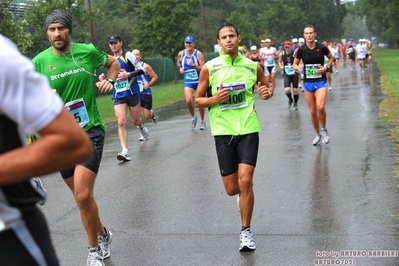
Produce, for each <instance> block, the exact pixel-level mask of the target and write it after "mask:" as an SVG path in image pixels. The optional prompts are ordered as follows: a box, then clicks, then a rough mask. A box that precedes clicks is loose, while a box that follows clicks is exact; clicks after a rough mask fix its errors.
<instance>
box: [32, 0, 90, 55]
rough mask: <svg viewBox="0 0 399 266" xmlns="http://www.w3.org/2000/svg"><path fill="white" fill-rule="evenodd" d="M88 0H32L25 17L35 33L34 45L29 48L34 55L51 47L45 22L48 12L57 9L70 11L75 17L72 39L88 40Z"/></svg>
mask: <svg viewBox="0 0 399 266" xmlns="http://www.w3.org/2000/svg"><path fill="white" fill-rule="evenodd" d="M85 4H86V0H58V1H52V0H31V1H30V2H29V3H28V5H27V7H26V11H25V18H26V20H27V21H28V23H29V25H30V31H31V32H32V33H33V46H32V49H30V50H29V52H30V54H31V55H32V56H34V55H36V54H38V53H39V52H40V51H42V50H44V49H46V48H47V47H49V41H48V39H47V35H46V28H45V25H44V22H45V20H46V16H47V14H48V13H49V12H50V11H52V10H55V9H63V10H66V11H68V12H69V13H70V14H71V15H72V18H73V29H72V35H71V37H72V40H73V41H78V42H86V41H87V40H88V39H89V33H88V23H87V22H88V12H87V9H86V8H85Z"/></svg>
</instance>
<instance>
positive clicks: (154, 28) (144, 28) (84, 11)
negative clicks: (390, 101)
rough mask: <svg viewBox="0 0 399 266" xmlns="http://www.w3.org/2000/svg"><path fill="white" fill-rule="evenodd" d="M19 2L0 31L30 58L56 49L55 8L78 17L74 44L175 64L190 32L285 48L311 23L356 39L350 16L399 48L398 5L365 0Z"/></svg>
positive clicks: (4, 15)
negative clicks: (49, 32)
mask: <svg viewBox="0 0 399 266" xmlns="http://www.w3.org/2000/svg"><path fill="white" fill-rule="evenodd" d="M11 1H12V0H2V2H1V5H0V16H1V20H0V32H1V33H3V34H4V35H6V36H9V37H11V39H13V41H15V42H16V43H17V45H18V46H19V47H20V48H21V47H24V49H22V50H23V52H24V53H25V54H27V55H29V56H34V55H36V54H37V53H38V52H39V51H41V50H43V49H45V48H47V47H49V42H48V40H47V37H46V34H45V28H44V19H45V17H46V15H47V13H48V12H49V11H50V10H52V9H55V8H61V9H66V10H68V11H69V12H70V13H71V14H72V16H73V18H74V30H73V31H74V32H73V34H72V37H73V41H79V42H91V41H93V42H94V44H95V45H97V46H98V47H100V48H101V49H104V50H106V51H108V49H109V48H108V42H107V39H108V36H109V35H110V34H119V35H120V36H121V37H122V39H123V42H124V47H125V48H126V49H132V48H139V49H141V50H142V52H143V53H144V55H161V56H165V57H170V58H174V56H176V54H177V52H178V51H179V50H180V49H183V48H184V46H183V39H184V36H186V35H188V34H190V35H193V36H194V37H195V38H196V43H197V48H199V49H200V50H202V51H203V52H211V51H213V46H214V44H216V43H217V39H216V32H217V30H218V28H219V26H220V25H221V24H222V23H223V22H226V21H227V22H231V23H233V24H234V25H235V26H236V27H237V28H238V29H239V31H240V34H241V36H242V44H246V45H259V42H260V40H262V39H265V38H270V39H272V40H273V42H274V45H278V44H280V43H282V42H283V41H285V40H287V39H292V38H294V37H296V38H298V37H301V36H302V31H303V28H304V26H305V25H307V24H312V25H314V26H315V27H316V29H317V32H318V39H329V40H336V41H339V40H340V39H341V37H349V36H343V34H344V33H346V32H348V30H347V28H348V27H352V26H353V25H348V23H343V21H344V18H345V17H347V15H351V16H356V17H358V18H360V21H362V22H363V21H365V23H366V25H367V26H368V28H369V30H370V31H371V32H372V33H373V34H375V36H377V37H378V38H379V39H380V40H387V41H389V43H390V44H391V45H393V46H394V47H395V45H394V44H396V43H397V41H398V40H399V27H396V25H397V24H398V16H397V14H399V1H397V0H357V1H356V2H355V4H351V3H346V4H342V3H341V1H340V0H319V1H308V0H296V1H292V0H267V1H264V0H251V1H249V0H218V1H214V0H92V1H91V8H90V10H88V5H87V3H88V0H29V2H28V3H27V6H26V9H25V17H24V19H18V18H16V17H13V16H12V15H10V9H9V8H7V5H9V4H10V3H11ZM14 1H16V2H17V1H18V0H14ZM90 22H92V24H93V31H92V32H90V30H89V25H90ZM10 25H11V26H10ZM27 25H29V26H27ZM21 29H24V30H21ZM29 33H30V34H29ZM21 36H24V37H21Z"/></svg>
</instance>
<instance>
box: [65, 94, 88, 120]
mask: <svg viewBox="0 0 399 266" xmlns="http://www.w3.org/2000/svg"><path fill="white" fill-rule="evenodd" d="M65 108H66V109H67V111H68V112H69V113H70V114H71V115H72V116H73V117H74V118H75V119H76V122H78V123H79V126H80V127H84V126H86V125H87V124H89V122H90V120H89V114H88V113H87V109H86V104H85V101H84V100H83V98H80V99H77V100H74V101H70V102H67V103H66V104H65Z"/></svg>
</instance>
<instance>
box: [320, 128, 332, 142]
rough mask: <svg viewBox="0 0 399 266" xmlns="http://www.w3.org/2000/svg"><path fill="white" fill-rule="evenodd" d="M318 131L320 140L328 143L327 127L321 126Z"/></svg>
mask: <svg viewBox="0 0 399 266" xmlns="http://www.w3.org/2000/svg"><path fill="white" fill-rule="evenodd" d="M320 133H321V141H322V142H323V143H324V144H328V143H329V142H330V135H328V131H327V128H322V129H321V132H320Z"/></svg>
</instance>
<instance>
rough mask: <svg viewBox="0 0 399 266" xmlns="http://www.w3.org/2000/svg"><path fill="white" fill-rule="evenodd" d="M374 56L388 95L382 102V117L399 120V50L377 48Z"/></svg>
mask: <svg viewBox="0 0 399 266" xmlns="http://www.w3.org/2000/svg"><path fill="white" fill-rule="evenodd" d="M373 56H374V59H375V61H376V62H377V65H378V68H379V69H380V72H381V88H382V91H383V93H384V94H385V95H386V97H385V99H384V101H383V102H382V103H381V106H380V107H381V109H382V112H381V113H380V116H381V118H382V119H383V120H384V121H387V122H398V121H399V108H398V107H399V71H398V59H399V50H393V49H375V50H373Z"/></svg>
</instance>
